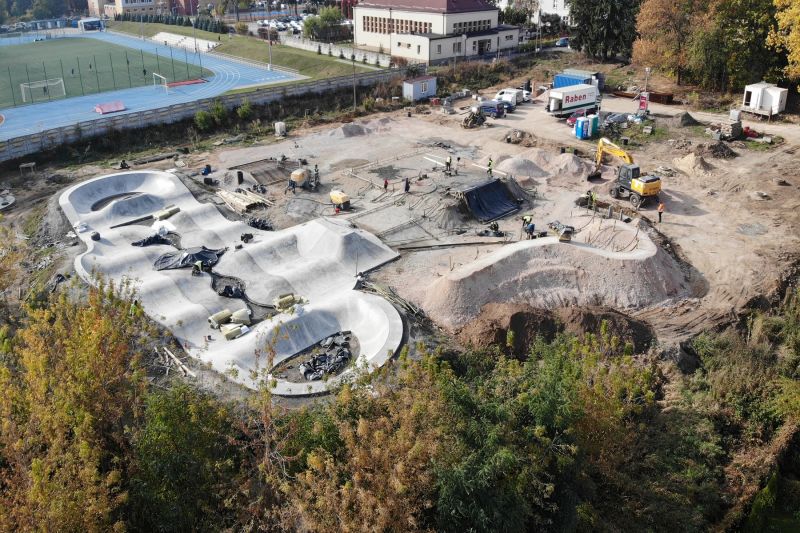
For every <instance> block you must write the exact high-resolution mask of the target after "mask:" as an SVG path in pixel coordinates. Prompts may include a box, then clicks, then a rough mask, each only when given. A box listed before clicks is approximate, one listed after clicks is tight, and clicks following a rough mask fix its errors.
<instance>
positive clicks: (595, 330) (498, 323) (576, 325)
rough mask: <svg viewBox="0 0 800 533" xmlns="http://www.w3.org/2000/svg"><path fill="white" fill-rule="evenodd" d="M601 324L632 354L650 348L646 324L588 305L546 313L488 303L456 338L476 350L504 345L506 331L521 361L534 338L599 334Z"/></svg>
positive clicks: (651, 340)
mask: <svg viewBox="0 0 800 533" xmlns="http://www.w3.org/2000/svg"><path fill="white" fill-rule="evenodd" d="M604 321H605V322H606V324H607V326H608V331H609V333H610V334H611V335H613V336H615V337H617V338H618V339H620V340H621V341H622V342H630V343H631V344H633V349H634V352H635V353H643V352H646V351H647V350H648V349H649V348H650V346H651V344H652V342H653V338H654V334H653V331H652V330H651V329H650V327H649V326H647V324H645V323H644V322H641V321H639V320H635V319H633V318H631V317H629V316H627V315H625V314H623V313H620V312H618V311H614V310H613V309H608V308H605V307H591V306H590V307H561V308H558V309H555V310H548V309H537V308H535V307H531V306H530V305H527V304H509V303H489V304H486V305H485V306H484V307H483V309H481V313H480V315H479V316H478V317H477V318H476V319H474V320H472V321H470V322H469V323H468V324H467V325H466V326H464V327H463V328H462V329H461V331H459V332H458V339H459V340H460V341H461V342H462V343H464V344H465V345H467V346H475V347H478V348H486V347H488V346H491V345H493V344H494V345H499V346H505V344H506V340H507V338H508V331H509V330H510V331H513V332H514V345H513V346H512V347H511V352H512V354H514V355H516V356H519V357H523V358H525V357H526V356H527V354H528V352H529V350H530V346H531V344H533V342H534V341H535V340H536V338H537V337H542V338H543V339H545V340H546V341H551V340H553V338H555V336H556V335H557V334H558V333H562V332H567V333H572V334H573V335H577V336H579V337H580V336H583V335H585V334H587V333H591V334H594V335H599V334H600V325H601V324H602V323H603V322H604Z"/></svg>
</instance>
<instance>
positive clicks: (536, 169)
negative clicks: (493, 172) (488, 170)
mask: <svg viewBox="0 0 800 533" xmlns="http://www.w3.org/2000/svg"><path fill="white" fill-rule="evenodd" d="M497 170H500V171H502V172H506V173H507V174H511V175H512V176H515V177H516V176H528V177H531V178H541V177H542V176H546V175H547V172H545V171H544V170H542V168H541V167H540V166H539V165H537V164H536V163H534V162H533V161H531V160H530V159H525V158H524V157H511V158H509V159H505V160H504V161H503V162H502V163H500V164H499V165H497Z"/></svg>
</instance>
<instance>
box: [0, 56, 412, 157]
mask: <svg viewBox="0 0 800 533" xmlns="http://www.w3.org/2000/svg"><path fill="white" fill-rule="evenodd" d="M404 72H405V71H404V69H392V70H381V71H375V72H365V73H362V74H357V75H356V76H339V77H336V78H328V79H324V80H317V81H310V82H301V83H295V84H293V85H284V86H281V87H264V88H260V89H254V90H253V91H250V92H247V93H240V94H231V95H225V96H220V97H217V98H206V99H203V100H197V101H195V102H188V103H185V104H175V105H171V106H168V107H162V108H160V109H153V110H149V111H140V112H134V113H127V114H124V115H117V116H113V117H103V118H97V119H95V120H89V121H84V122H78V123H77V124H75V125H74V126H65V127H61V128H53V129H50V130H45V131H42V132H41V133H35V134H33V135H25V136H22V137H16V138H14V139H9V140H8V141H3V142H0V162H3V161H9V160H11V159H17V158H21V157H24V156H26V155H29V154H34V153H37V152H40V151H42V150H48V149H52V148H56V147H58V146H61V145H63V144H69V143H74V142H77V141H81V140H88V139H91V138H93V137H97V136H100V135H103V134H106V133H109V132H112V131H119V130H126V129H138V128H144V127H147V126H153V125H156V124H171V123H173V122H178V121H181V120H184V119H187V118H191V117H193V116H194V114H195V113H196V112H198V111H201V110H205V109H208V108H209V106H211V105H212V104H213V103H214V102H215V101H220V102H221V103H222V105H224V106H225V108H226V109H232V108H234V107H237V106H239V105H241V104H242V102H244V101H245V100H247V101H249V102H250V103H253V104H266V103H268V102H273V101H275V100H280V99H281V98H286V97H289V96H301V95H304V94H309V93H315V94H316V93H323V92H326V91H335V90H338V89H342V88H344V87H352V86H353V83H354V80H355V83H356V85H358V86H360V87H365V86H371V85H374V84H376V83H380V82H385V81H389V80H391V79H394V78H396V77H399V76H402V75H403V74H404Z"/></svg>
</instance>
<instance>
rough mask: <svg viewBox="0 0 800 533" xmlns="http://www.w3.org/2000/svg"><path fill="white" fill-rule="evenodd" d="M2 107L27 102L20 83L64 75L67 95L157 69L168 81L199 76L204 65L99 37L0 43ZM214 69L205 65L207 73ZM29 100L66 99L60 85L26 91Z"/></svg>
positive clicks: (137, 79) (142, 78) (147, 76)
mask: <svg viewBox="0 0 800 533" xmlns="http://www.w3.org/2000/svg"><path fill="white" fill-rule="evenodd" d="M0 65H2V68H0V108H3V107H11V106H14V105H19V104H22V103H23V102H24V100H23V97H22V88H21V87H20V85H21V84H22V83H27V82H29V81H30V82H36V81H41V80H45V79H55V78H62V79H63V80H64V92H65V93H66V96H67V97H73V96H81V95H84V94H94V93H100V92H105V91H113V90H116V89H127V88H130V87H140V86H142V85H151V84H152V83H153V72H157V73H159V74H161V75H163V76H165V77H166V78H167V81H180V80H186V79H195V78H198V77H200V76H201V72H200V68H199V67H198V66H196V65H189V64H187V63H184V62H183V61H179V60H178V59H177V58H175V60H174V61H173V60H171V59H170V58H169V57H168V56H166V57H161V56H156V55H154V54H148V53H144V54H143V53H142V52H141V50H135V49H133V48H126V47H123V46H117V45H114V44H110V43H103V44H102V46H101V47H98V41H96V40H94V39H81V38H69V39H53V40H48V41H40V42H34V43H27V44H17V45H11V46H3V47H0ZM210 74H211V72H210V71H208V70H204V72H203V75H205V76H208V75H210ZM26 92H27V94H26V96H27V98H26V99H25V100H27V101H28V102H30V101H31V100H32V101H35V102H43V101H47V100H49V99H52V98H61V97H63V96H64V94H63V93H62V92H61V89H60V87H58V86H52V87H50V88H49V89H48V90H45V89H44V88H41V87H40V88H35V89H32V90H30V91H26Z"/></svg>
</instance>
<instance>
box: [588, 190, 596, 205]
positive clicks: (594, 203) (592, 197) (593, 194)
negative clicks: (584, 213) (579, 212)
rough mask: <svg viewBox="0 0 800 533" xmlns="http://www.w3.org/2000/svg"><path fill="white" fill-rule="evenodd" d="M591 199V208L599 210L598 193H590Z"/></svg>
mask: <svg viewBox="0 0 800 533" xmlns="http://www.w3.org/2000/svg"><path fill="white" fill-rule="evenodd" d="M589 199H590V200H591V201H592V205H591V208H592V209H597V193H596V192H594V191H591V192H589Z"/></svg>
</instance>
